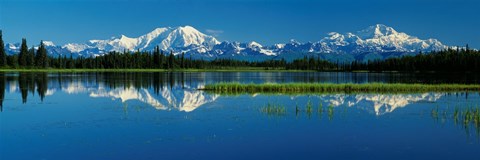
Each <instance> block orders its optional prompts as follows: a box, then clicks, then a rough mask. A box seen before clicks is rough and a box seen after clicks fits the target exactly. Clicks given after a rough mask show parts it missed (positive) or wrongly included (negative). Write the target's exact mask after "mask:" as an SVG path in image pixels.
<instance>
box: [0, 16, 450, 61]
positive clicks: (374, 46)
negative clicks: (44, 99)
mask: <svg viewBox="0 0 480 160" xmlns="http://www.w3.org/2000/svg"><path fill="white" fill-rule="evenodd" d="M44 43H45V44H46V46H47V50H48V51H49V53H51V54H53V55H69V54H70V53H73V54H74V56H75V55H79V56H97V55H102V54H107V53H108V52H110V51H118V52H123V51H136V50H140V51H152V50H153V49H154V48H155V47H156V46H159V47H160V49H161V50H163V51H166V52H167V53H168V52H169V51H173V52H174V54H178V53H182V52H183V53H185V55H186V56H189V57H193V58H202V59H214V58H233V59H242V60H262V59H279V58H285V59H287V60H288V59H295V58H299V57H303V56H321V57H323V58H325V59H329V60H346V61H348V60H355V59H356V60H366V59H383V58H388V57H393V56H402V55H411V54H417V53H418V52H420V51H422V52H430V51H433V50H442V49H446V48H448V46H446V45H443V44H442V43H441V42H440V41H438V40H436V39H426V40H422V39H419V38H417V37H414V36H410V35H408V34H406V33H403V32H398V31H396V30H395V29H393V28H392V27H388V26H385V25H382V24H377V25H374V26H370V27H368V28H366V29H363V30H360V31H357V32H355V33H344V34H341V33H337V32H331V33H328V35H327V36H326V37H324V38H321V39H320V41H318V42H307V43H301V42H298V41H295V40H291V41H290V42H289V43H285V44H274V45H271V46H266V45H262V44H260V43H257V42H255V41H252V42H248V43H241V42H228V41H224V42H219V41H218V40H217V39H216V38H215V37H213V36H210V35H206V34H204V33H202V32H200V31H198V30H197V29H195V28H193V27H191V26H184V27H175V28H172V27H165V28H157V29H154V30H153V31H151V32H149V33H147V34H145V35H142V36H139V37H136V38H131V37H127V36H125V35H120V36H115V37H112V38H110V39H106V40H90V41H88V42H86V43H68V44H65V45H63V46H61V47H60V46H55V45H54V44H53V42H50V41H44ZM6 48H7V51H8V53H10V54H12V53H17V52H18V50H19V44H7V47H6Z"/></svg>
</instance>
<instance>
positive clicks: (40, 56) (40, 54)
mask: <svg viewBox="0 0 480 160" xmlns="http://www.w3.org/2000/svg"><path fill="white" fill-rule="evenodd" d="M35 62H37V67H38V68H47V67H48V57H47V49H45V45H44V44H43V41H40V46H39V47H38V50H37V55H35Z"/></svg>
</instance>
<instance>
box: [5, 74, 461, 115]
mask: <svg viewBox="0 0 480 160" xmlns="http://www.w3.org/2000/svg"><path fill="white" fill-rule="evenodd" d="M239 74H240V73H231V74H228V75H229V77H221V76H218V77H217V76H215V74H213V76H212V75H209V76H205V75H204V74H198V73H197V74H190V73H182V72H173V73H172V72H156V73H135V72H131V73H128V72H127V73H68V74H67V73H58V74H47V73H18V74H9V73H0V90H1V92H0V105H1V106H2V108H3V101H4V96H5V91H8V92H9V93H17V92H19V93H20V95H21V97H22V102H23V103H26V102H27V100H28V98H29V95H32V96H34V95H35V94H36V95H38V97H39V98H40V100H41V101H42V102H43V101H44V100H45V99H46V97H48V96H52V95H54V94H56V93H58V92H63V93H65V94H69V95H72V96H74V95H76V94H88V96H89V97H91V98H110V99H112V100H117V99H119V100H120V101H121V102H122V103H129V102H132V101H138V102H141V103H144V104H147V105H149V106H152V107H154V108H156V109H159V110H172V109H173V110H178V111H184V112H191V111H194V110H195V109H197V108H198V107H200V106H202V105H204V104H207V103H212V102H214V101H216V100H217V99H218V98H219V97H221V96H219V95H217V94H212V93H206V92H203V91H200V90H197V88H200V87H202V86H203V85H205V83H211V82H216V81H238V80H240V78H241V76H240V75H239ZM276 76H278V75H276V74H267V76H266V77H265V79H262V81H260V82H263V81H267V82H276V81H285V79H283V78H280V79H278V78H272V77H276ZM294 77H295V76H294ZM212 79H214V80H212ZM294 81H295V80H294ZM445 95H447V94H445V93H423V94H326V95H313V96H316V97H318V98H319V101H322V102H323V103H326V104H327V105H332V106H334V107H338V106H346V107H352V106H356V107H357V108H362V109H364V110H368V111H371V113H373V114H375V115H377V116H378V115H383V114H386V113H391V112H393V111H394V110H396V109H398V108H402V107H405V106H408V105H409V104H411V103H416V102H435V101H437V100H438V99H440V98H441V97H443V96H445ZM244 96H250V95H244ZM255 96H256V95H253V96H252V98H253V97H255ZM304 96H305V95H304ZM467 97H468V96H467ZM224 98H229V96H226V97H224ZM293 101H295V100H293Z"/></svg>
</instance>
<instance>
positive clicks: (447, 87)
mask: <svg viewBox="0 0 480 160" xmlns="http://www.w3.org/2000/svg"><path fill="white" fill-rule="evenodd" d="M200 89H201V90H207V91H213V92H217V93H227V94H228V93H405V92H413V93H415V92H455V91H480V84H403V83H365V84H354V83H342V84H333V83H265V84H242V83H215V84H207V85H205V87H204V88H200Z"/></svg>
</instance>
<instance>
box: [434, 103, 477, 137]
mask: <svg viewBox="0 0 480 160" xmlns="http://www.w3.org/2000/svg"><path fill="white" fill-rule="evenodd" d="M448 110H449V109H448V108H447V109H445V110H440V109H439V107H438V106H437V107H435V108H433V109H432V118H433V119H434V120H435V121H438V118H439V115H440V114H442V116H443V117H444V118H443V119H445V121H446V119H448V117H450V116H451V118H452V119H453V122H454V124H455V125H457V126H461V127H462V128H464V129H465V131H466V132H467V135H469V134H470V129H471V128H472V127H473V129H475V130H476V132H477V135H479V136H480V107H479V106H478V105H477V106H473V105H468V104H467V105H466V106H465V107H459V106H455V107H454V109H453V113H452V114H448ZM442 122H443V121H442Z"/></svg>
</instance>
